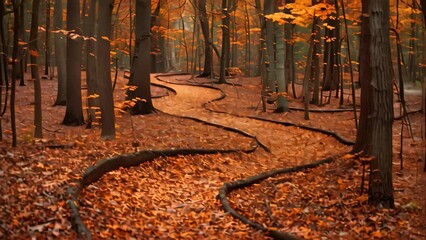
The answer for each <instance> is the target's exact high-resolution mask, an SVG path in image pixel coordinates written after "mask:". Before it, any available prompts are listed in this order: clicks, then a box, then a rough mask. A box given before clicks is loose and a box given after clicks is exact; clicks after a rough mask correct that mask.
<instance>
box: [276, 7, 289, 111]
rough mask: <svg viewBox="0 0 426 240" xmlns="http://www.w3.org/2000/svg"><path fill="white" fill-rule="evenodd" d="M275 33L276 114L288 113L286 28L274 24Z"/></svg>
mask: <svg viewBox="0 0 426 240" xmlns="http://www.w3.org/2000/svg"><path fill="white" fill-rule="evenodd" d="M276 10H278V9H276ZM274 31H275V48H276V49H275V51H276V52H275V56H276V63H275V72H276V82H277V94H278V98H277V103H278V105H277V109H276V110H275V112H277V113H278V112H287V111H288V102H287V98H286V97H285V94H287V80H286V79H285V67H284V66H285V42H284V41H285V40H284V26H281V25H279V24H278V23H274Z"/></svg>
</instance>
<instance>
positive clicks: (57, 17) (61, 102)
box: [53, 1, 67, 106]
mask: <svg viewBox="0 0 426 240" xmlns="http://www.w3.org/2000/svg"><path fill="white" fill-rule="evenodd" d="M62 12H63V7H62V1H55V5H54V10H53V27H54V29H55V31H58V30H62V28H63V23H62ZM54 42H55V60H56V68H57V71H58V90H57V93H56V101H55V103H54V106H65V105H66V102H67V73H66V71H67V68H66V50H65V49H66V37H65V36H64V34H63V33H61V32H56V33H55V36H54Z"/></svg>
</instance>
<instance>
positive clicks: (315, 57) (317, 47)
mask: <svg viewBox="0 0 426 240" xmlns="http://www.w3.org/2000/svg"><path fill="white" fill-rule="evenodd" d="M316 3H318V0H313V1H312V4H316ZM313 18H314V19H313V23H312V24H313V28H312V29H313V32H312V34H313V36H314V41H312V44H313V54H312V61H311V63H310V71H311V74H310V76H311V82H312V83H313V85H314V89H313V94H312V100H311V103H312V104H320V102H321V101H322V100H320V94H319V92H320V75H321V69H320V66H321V64H320V55H321V52H322V51H321V37H322V36H321V35H322V34H321V29H320V28H319V25H320V24H322V20H321V19H320V18H319V17H318V16H316V15H315V16H314V17H313Z"/></svg>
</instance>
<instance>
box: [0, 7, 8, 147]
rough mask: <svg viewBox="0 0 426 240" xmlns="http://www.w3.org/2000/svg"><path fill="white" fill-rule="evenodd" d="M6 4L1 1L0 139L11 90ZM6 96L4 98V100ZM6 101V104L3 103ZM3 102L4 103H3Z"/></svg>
mask: <svg viewBox="0 0 426 240" xmlns="http://www.w3.org/2000/svg"><path fill="white" fill-rule="evenodd" d="M5 10H6V9H5V6H4V1H2V2H0V16H1V17H0V51H1V52H2V53H4V54H2V56H1V57H0V85H1V86H0V141H2V140H3V130H2V125H1V119H2V118H1V117H3V116H4V113H5V111H6V109H7V99H8V92H9V87H8V85H9V74H8V69H7V61H8V60H7V56H8V49H7V45H6V38H5V32H4V20H3V17H4V14H5ZM3 89H4V90H5V91H4V92H5V94H4V96H3ZM3 98H4V100H3ZM3 101H4V104H3ZM2 104H3V105H2Z"/></svg>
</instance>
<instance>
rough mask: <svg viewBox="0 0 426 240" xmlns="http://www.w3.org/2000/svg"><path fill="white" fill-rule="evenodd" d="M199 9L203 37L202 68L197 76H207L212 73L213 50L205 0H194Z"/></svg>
mask: <svg viewBox="0 0 426 240" xmlns="http://www.w3.org/2000/svg"><path fill="white" fill-rule="evenodd" d="M195 3H196V4H198V5H197V7H198V9H199V11H200V25H201V32H202V33H203V37H204V68H203V72H202V73H201V74H200V75H199V77H208V76H210V74H212V60H213V51H212V47H211V46H210V45H211V40H210V32H209V29H210V28H209V20H208V19H207V10H206V0H199V1H195Z"/></svg>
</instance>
